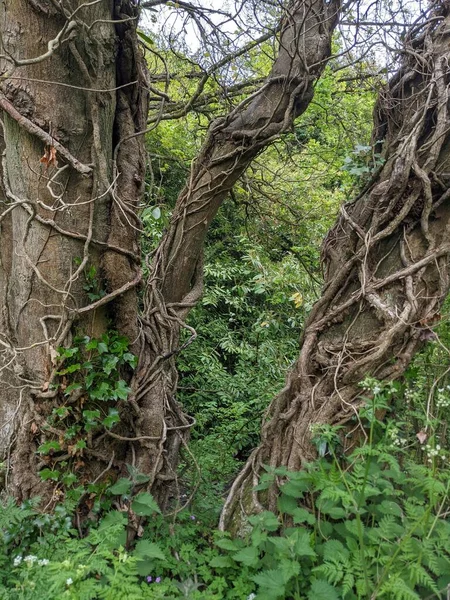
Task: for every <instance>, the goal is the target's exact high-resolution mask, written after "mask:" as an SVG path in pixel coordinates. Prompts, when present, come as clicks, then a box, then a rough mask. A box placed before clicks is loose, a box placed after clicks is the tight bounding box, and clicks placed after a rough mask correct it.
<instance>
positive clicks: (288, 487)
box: [281, 481, 308, 498]
mask: <svg viewBox="0 0 450 600" xmlns="http://www.w3.org/2000/svg"><path fill="white" fill-rule="evenodd" d="M307 490H308V484H307V483H306V481H288V482H287V483H285V484H284V485H282V486H281V492H282V493H283V494H286V496H292V497H293V498H303V494H304V492H306V491H307Z"/></svg>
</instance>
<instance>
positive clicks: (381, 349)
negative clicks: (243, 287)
mask: <svg viewBox="0 0 450 600" xmlns="http://www.w3.org/2000/svg"><path fill="white" fill-rule="evenodd" d="M432 16H433V19H430V20H429V21H427V22H426V23H425V24H424V25H422V26H421V27H417V26H416V27H415V29H414V31H413V32H411V34H410V35H409V36H408V37H407V39H406V42H405V48H404V52H403V57H402V66H401V68H400V69H399V71H398V73H397V74H396V75H395V76H394V77H393V79H392V80H391V82H390V83H389V85H388V86H387V89H386V90H385V91H383V92H382V93H381V95H380V98H379V100H378V104H377V107H376V113H375V114H376V122H375V128H374V142H375V143H376V144H378V146H382V153H383V157H384V158H385V161H386V162H385V164H384V165H383V167H382V168H381V169H380V170H379V172H378V173H377V174H376V175H375V176H374V178H373V180H372V182H371V183H370V185H369V186H367V187H366V189H365V190H364V192H363V193H362V194H361V195H360V197H359V198H357V199H356V200H355V201H354V202H351V203H348V204H346V205H344V206H343V207H342V209H341V213H340V215H339V218H338V220H337V223H336V224H335V226H334V227H333V228H332V229H331V231H330V232H329V234H328V235H327V237H326V239H325V241H324V244H323V260H324V267H325V286H324V289H323V293H322V297H321V299H320V300H319V301H318V302H317V303H316V305H315V306H314V308H313V310H312V312H311V314H310V316H309V318H308V321H307V323H306V326H305V330H304V333H303V336H302V349H301V354H300V357H299V359H298V361H297V362H296V364H295V365H294V367H293V369H292V371H291V373H290V374H289V376H288V378H287V381H286V385H285V387H284V389H283V390H282V391H281V392H280V394H279V395H278V396H277V397H276V398H275V399H274V400H273V402H272V403H271V405H270V407H269V409H268V411H267V415H266V418H265V422H264V424H263V428H262V435H261V443H260V446H259V447H258V448H257V449H256V450H255V451H254V452H253V453H252V455H251V456H250V458H249V460H248V462H247V463H246V465H245V466H244V468H243V470H242V471H241V473H240V475H239V476H238V478H237V480H236V481H235V483H234V485H233V487H232V489H231V491H230V494H229V496H228V499H227V501H226V504H225V506H224V509H223V512H222V516H221V522H220V526H221V528H222V529H229V530H232V531H234V532H238V531H240V530H242V526H243V525H244V524H245V522H246V516H247V514H251V513H254V512H258V511H260V510H261V509H262V508H270V509H275V507H276V495H277V494H276V489H273V490H272V491H271V493H270V494H269V496H268V497H265V498H264V499H263V498H261V497H260V495H259V494H258V493H257V492H256V491H254V490H253V488H254V486H255V485H256V484H257V483H258V480H259V475H260V474H261V473H262V472H264V471H263V465H270V466H272V467H277V466H285V467H288V468H289V469H291V470H299V469H301V467H302V466H303V465H304V464H305V463H306V462H308V461H311V460H312V459H314V458H315V457H316V452H315V448H314V446H313V444H312V443H311V438H312V430H313V429H314V426H317V425H320V424H328V425H343V424H347V423H349V422H350V421H351V420H353V425H354V426H353V430H357V429H358V423H359V420H358V409H359V408H360V407H361V406H362V405H363V404H364V399H363V398H361V388H360V387H359V384H360V382H361V381H362V380H363V379H364V378H365V377H366V376H367V375H370V376H373V377H376V378H378V379H380V380H392V379H395V378H397V377H399V376H400V375H401V374H402V373H403V372H404V370H405V368H406V367H407V366H408V364H409V362H410V360H411V358H412V356H413V355H414V353H415V352H416V351H417V350H418V348H420V346H421V345H422V344H423V343H424V341H425V340H427V339H430V338H432V337H433V332H432V330H431V327H432V325H433V323H435V322H436V321H437V320H439V309H440V306H441V304H442V302H443V301H444V299H445V297H446V295H447V293H448V291H449V267H450V265H449V256H450V243H449V232H450V193H449V187H450V133H449V132H450V117H449V114H448V106H449V85H450V71H449V68H448V58H449V52H448V48H449V43H450V29H449V25H450V17H449V15H448V4H446V3H445V4H444V3H442V4H440V5H439V7H437V8H436V11H435V12H434V14H433V15H432ZM360 434H361V431H359V432H358V431H356V433H354V436H353V438H352V437H351V436H348V437H347V440H346V442H347V443H348V444H349V445H354V444H355V443H357V439H358V437H360Z"/></svg>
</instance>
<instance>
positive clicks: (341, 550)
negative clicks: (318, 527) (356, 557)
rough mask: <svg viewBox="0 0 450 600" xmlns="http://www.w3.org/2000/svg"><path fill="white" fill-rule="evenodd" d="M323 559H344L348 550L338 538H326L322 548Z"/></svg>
mask: <svg viewBox="0 0 450 600" xmlns="http://www.w3.org/2000/svg"><path fill="white" fill-rule="evenodd" d="M322 552H323V559H324V560H330V561H333V560H336V561H341V560H345V559H346V558H347V557H348V555H349V552H348V550H347V548H345V547H344V545H343V544H342V543H341V542H340V541H339V540H328V541H327V542H325V544H324V545H323V548H322Z"/></svg>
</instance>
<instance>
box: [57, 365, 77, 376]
mask: <svg viewBox="0 0 450 600" xmlns="http://www.w3.org/2000/svg"><path fill="white" fill-rule="evenodd" d="M80 369H81V363H75V364H74V365H70V366H68V367H67V368H66V369H63V370H62V371H58V375H66V374H67V373H75V371H79V370H80Z"/></svg>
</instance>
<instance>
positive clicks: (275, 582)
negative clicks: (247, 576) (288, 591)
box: [251, 570, 286, 600]
mask: <svg viewBox="0 0 450 600" xmlns="http://www.w3.org/2000/svg"><path fill="white" fill-rule="evenodd" d="M251 580H252V581H254V582H255V583H257V584H258V585H259V587H260V590H261V591H262V592H264V597H265V598H267V599H269V600H272V598H274V599H275V598H281V597H283V596H284V594H285V587H286V582H285V580H284V575H283V573H282V572H281V571H279V570H272V571H262V572H261V573H258V574H257V575H254V576H253V577H251Z"/></svg>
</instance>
